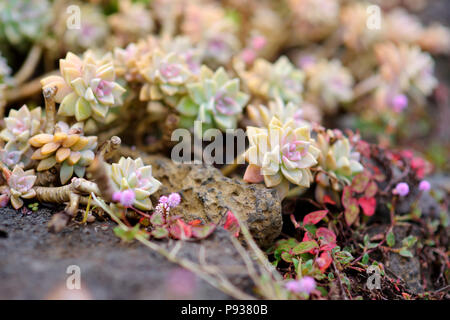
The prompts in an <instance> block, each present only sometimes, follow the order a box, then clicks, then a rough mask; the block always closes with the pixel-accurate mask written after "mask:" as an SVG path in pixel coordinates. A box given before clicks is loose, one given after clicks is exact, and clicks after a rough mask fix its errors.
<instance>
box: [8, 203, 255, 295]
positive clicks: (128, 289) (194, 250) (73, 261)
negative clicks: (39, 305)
mask: <svg viewBox="0 0 450 320" xmlns="http://www.w3.org/2000/svg"><path fill="white" fill-rule="evenodd" d="M51 212H52V210H51V209H46V208H43V209H40V210H39V211H37V212H33V213H31V214H23V213H21V212H17V211H15V210H13V209H10V208H3V209H0V299H45V298H66V297H69V298H93V299H177V298H183V299H228V298H229V297H228V296H227V295H225V294H223V293H222V292H221V291H219V290H217V289H215V288H214V287H212V286H210V285H209V284H208V283H206V282H205V281H203V280H201V279H200V278H197V277H196V276H195V275H193V274H192V273H190V272H189V271H185V270H183V269H180V268H179V267H178V266H177V265H175V264H172V263H170V262H168V261H167V260H166V259H165V258H164V257H163V256H161V255H159V254H157V253H154V252H152V251H150V249H148V248H146V247H144V246H143V245H140V244H139V243H122V242H121V241H120V239H119V238H118V237H117V236H115V235H114V232H113V228H114V226H115V225H114V224H113V223H112V222H94V223H92V224H89V225H87V226H80V225H78V224H77V223H75V222H72V223H71V224H70V225H69V226H68V227H67V228H65V229H64V230H63V231H62V232H61V233H58V234H53V233H49V232H48V230H47V223H48V221H49V219H50V217H51ZM167 245H172V244H167ZM201 245H202V246H204V247H205V248H206V261H207V262H208V263H210V264H214V265H220V266H221V267H225V266H235V269H236V270H237V273H235V274H233V275H232V276H230V277H229V278H230V279H231V280H232V282H233V283H235V284H236V285H238V286H239V287H240V288H242V289H244V290H247V291H249V290H251V282H250V280H249V278H248V277H247V276H246V273H245V267H244V266H243V262H242V261H241V259H240V256H239V255H238V253H237V252H236V250H235V249H234V247H233V246H232V244H231V242H230V241H229V235H228V232H227V231H225V230H223V229H218V230H216V232H215V233H214V235H213V236H211V237H210V238H208V239H206V240H203V241H202V242H201ZM199 248H200V243H194V242H188V243H186V244H185V245H184V246H183V248H182V249H181V250H180V252H179V255H180V256H182V257H184V258H189V259H191V260H193V261H195V262H196V259H197V258H196V257H198V252H199ZM71 265H76V266H79V267H80V271H81V287H82V290H81V291H79V290H70V291H68V290H65V287H66V286H65V285H66V281H67V279H68V277H69V276H71V274H72V273H70V274H68V273H67V272H66V271H67V268H68V267H69V266H71ZM71 272H73V271H71Z"/></svg>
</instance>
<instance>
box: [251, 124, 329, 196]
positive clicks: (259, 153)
mask: <svg viewBox="0 0 450 320" xmlns="http://www.w3.org/2000/svg"><path fill="white" fill-rule="evenodd" d="M310 133H311V131H310V128H308V127H300V128H297V127H296V126H295V125H294V122H293V120H290V121H288V122H287V123H285V124H283V123H282V122H281V121H280V120H279V119H278V118H276V117H274V118H272V120H271V121H270V123H269V126H268V128H256V127H247V134H248V139H249V143H250V146H249V148H248V150H247V151H246V153H245V158H246V160H247V162H248V163H249V166H248V167H247V171H246V173H245V175H244V180H246V181H248V182H258V180H260V181H262V180H264V183H265V184H266V186H267V187H275V186H279V185H280V184H287V182H291V183H293V184H295V185H299V186H302V187H309V186H310V183H311V182H312V180H313V176H312V173H311V171H310V168H311V167H313V166H315V165H316V164H317V157H318V156H319V154H320V150H319V149H317V148H316V147H315V146H314V140H312V139H311V136H310Z"/></svg>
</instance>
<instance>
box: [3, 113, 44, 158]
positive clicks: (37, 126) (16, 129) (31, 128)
mask: <svg viewBox="0 0 450 320" xmlns="http://www.w3.org/2000/svg"><path fill="white" fill-rule="evenodd" d="M41 116H42V110H41V108H40V107H37V108H34V109H33V110H31V111H30V109H28V107H27V105H23V106H22V107H21V108H20V109H19V110H14V109H11V111H10V112H9V115H8V117H6V118H5V119H4V120H5V126H6V128H5V129H3V130H2V131H1V132H0V138H1V139H2V140H4V141H6V142H17V143H19V144H20V145H21V146H22V149H26V148H27V142H28V139H29V138H30V137H32V136H34V135H35V134H37V133H38V132H39V131H40V130H41V127H42V119H41Z"/></svg>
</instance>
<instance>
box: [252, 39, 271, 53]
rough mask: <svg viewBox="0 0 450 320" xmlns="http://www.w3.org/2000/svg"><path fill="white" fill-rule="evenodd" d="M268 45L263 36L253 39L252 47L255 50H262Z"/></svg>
mask: <svg viewBox="0 0 450 320" xmlns="http://www.w3.org/2000/svg"><path fill="white" fill-rule="evenodd" d="M266 44H267V40H266V38H265V37H263V36H256V37H254V38H253V39H252V47H253V49H255V50H261V49H262V48H264V47H265V46H266Z"/></svg>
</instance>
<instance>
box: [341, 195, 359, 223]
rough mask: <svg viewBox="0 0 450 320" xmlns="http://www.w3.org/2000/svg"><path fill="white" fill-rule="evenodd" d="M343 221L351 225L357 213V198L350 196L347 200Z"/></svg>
mask: <svg viewBox="0 0 450 320" xmlns="http://www.w3.org/2000/svg"><path fill="white" fill-rule="evenodd" d="M344 215H345V221H346V222H347V225H348V226H351V225H352V224H353V223H354V222H355V221H356V219H357V218H358V215H359V206H358V200H356V199H354V198H352V199H350V201H349V205H348V206H347V207H345V212H344Z"/></svg>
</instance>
